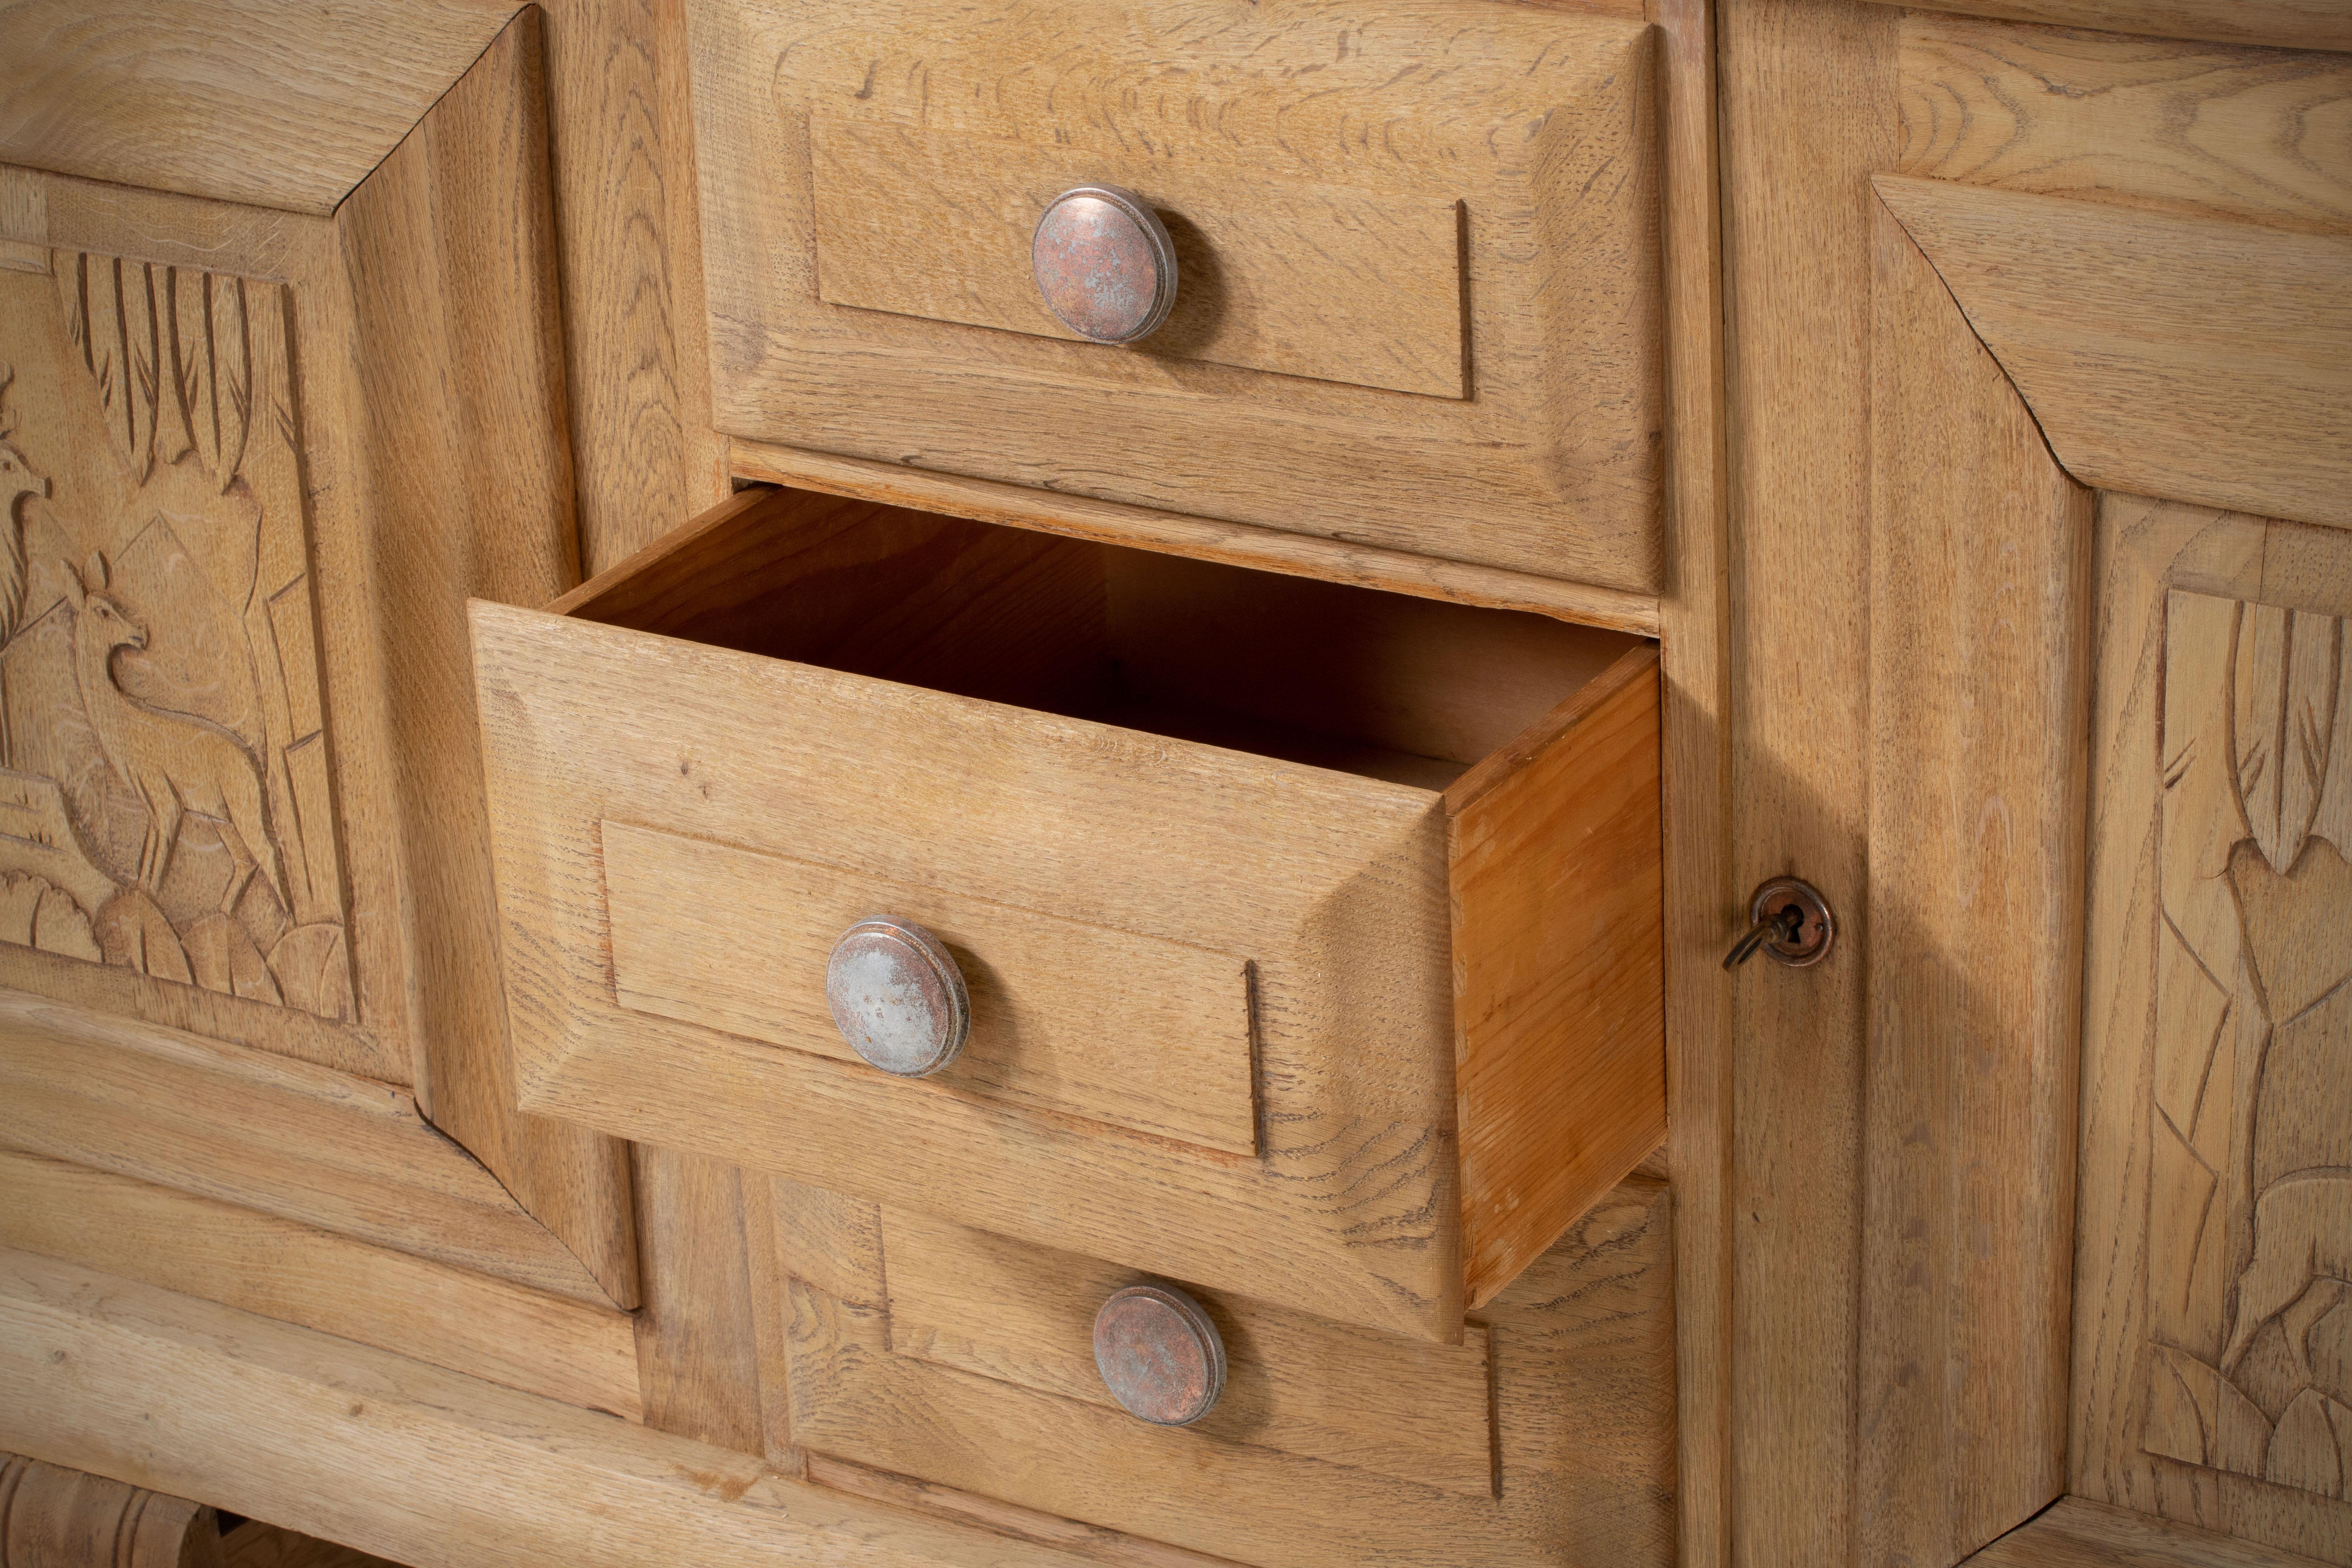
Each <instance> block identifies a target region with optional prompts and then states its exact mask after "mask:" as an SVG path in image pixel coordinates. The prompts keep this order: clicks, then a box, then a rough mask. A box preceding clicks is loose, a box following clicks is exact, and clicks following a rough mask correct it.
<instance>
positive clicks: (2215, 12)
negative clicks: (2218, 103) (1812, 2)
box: [1881, 0, 2352, 49]
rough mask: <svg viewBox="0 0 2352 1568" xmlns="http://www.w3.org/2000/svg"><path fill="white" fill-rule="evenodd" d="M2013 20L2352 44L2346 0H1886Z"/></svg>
mask: <svg viewBox="0 0 2352 1568" xmlns="http://www.w3.org/2000/svg"><path fill="white" fill-rule="evenodd" d="M1881 3H1882V4H1885V5H1906V6H1909V7H1913V8H1921V9H1926V10H1930V11H1958V12H1960V13H1962V14H1964V15H1967V16H1997V17H2000V18H2001V19H2002V20H2004V21H2011V22H2048V23H2052V24H2054V25H2056V26H2063V27H2094V28H2097V29H2100V30H2102V31H2105V32H2116V33H2137V34H2140V35H2142V36H2145V37H2158V38H2203V39H2208V40H2210V41H2211V42H2213V43H2220V44H2268V45H2271V46H2273V47H2278V48H2289V49H2352V4H2347V0H1881Z"/></svg>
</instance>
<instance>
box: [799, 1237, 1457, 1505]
mask: <svg viewBox="0 0 2352 1568" xmlns="http://www.w3.org/2000/svg"><path fill="white" fill-rule="evenodd" d="M880 1224H881V1247H882V1255H883V1261H884V1268H885V1270H886V1274H887V1284H888V1289H889V1308H890V1352H891V1353H892V1354H893V1355H901V1356H909V1357H912V1358H913V1359H915V1360H917V1361H920V1362H926V1363H929V1364H931V1365H933V1366H940V1367H951V1368H954V1369H956V1370H958V1371H961V1372H965V1373H971V1374H972V1375H974V1376H976V1377H983V1378H988V1379H991V1380H992V1381H994V1382H997V1383H1003V1384H1013V1385H1015V1386H1017V1387H1021V1388H1027V1389H1033V1390H1035V1391H1036V1392H1038V1393H1042V1394H1055V1395H1057V1396H1059V1397H1060V1398H1063V1399H1074V1400H1078V1401H1081V1402H1083V1403H1085V1404H1087V1405H1094V1406H1097V1407H1099V1408H1101V1409H1104V1410H1108V1411H1112V1412H1117V1411H1118V1404H1117V1402H1116V1401H1115V1400H1113V1399H1112V1397H1111V1395H1110V1392H1109V1390H1108V1388H1106V1387H1105V1386H1104V1384H1103V1381H1102V1374H1101V1373H1099V1372H1098V1371H1097V1370H1096V1367H1095V1356H1094V1348H1093V1331H1094V1320H1095V1313H1096V1312H1097V1310H1099V1309H1100V1308H1101V1306H1102V1304H1103V1301H1104V1299H1105V1298H1107V1297H1108V1296H1109V1295H1110V1293H1111V1292H1112V1291H1114V1290H1118V1289H1124V1288H1125V1287H1127V1286H1129V1285H1132V1284H1135V1283H1137V1282H1138V1280H1139V1279H1140V1278H1141V1277H1140V1276H1139V1275H1138V1274H1137V1273H1136V1272H1135V1270H1133V1269H1131V1268H1124V1267H1122V1266H1120V1265H1118V1264H1116V1263H1100V1262H1097V1261H1095V1260H1094V1259H1092V1258H1084V1257H1081V1256H1079V1255H1077V1254H1076V1253H1068V1252H1057V1251H1055V1250H1053V1249H1051V1248H1048V1247H1030V1246H1028V1245H1026V1244H1024V1243H1020V1242H1012V1241H1006V1240H1004V1239H1003V1238H1002V1237H992V1236H990V1235H988V1234H987V1233H986V1232H984V1231H977V1230H972V1229H971V1228H969V1227H967V1226H959V1225H956V1224H954V1223H952V1222H951V1221H948V1220H942V1219H936V1218H933V1217H932V1216H930V1215H924V1214H919V1213H917V1212H916V1211H913V1210H910V1209H898V1208H890V1209H884V1210H882V1211H881V1222H880ZM1211 1315H1212V1321H1215V1320H1218V1319H1222V1320H1223V1321H1221V1322H1219V1325H1218V1331H1219V1333H1220V1334H1221V1335H1222V1336H1223V1339H1224V1342H1225V1349H1226V1353H1227V1356H1228V1358H1229V1359H1228V1364H1227V1373H1226V1379H1225V1390H1224V1394H1223V1396H1222V1397H1221V1398H1220V1399H1219V1400H1218V1401H1217V1406H1216V1408H1215V1409H1214V1410H1213V1411H1211V1412H1210V1413H1209V1415H1206V1416H1204V1417H1202V1420H1201V1421H1200V1422H1199V1423H1197V1424H1196V1429H1197V1430H1199V1431H1201V1432H1202V1433H1203V1434H1206V1435H1210V1436H1218V1435H1222V1436H1227V1437H1230V1438H1233V1439H1234V1440H1236V1441H1241V1442H1246V1443H1249V1444H1251V1445H1252V1446H1254V1447H1265V1448H1272V1449H1275V1450H1276V1451H1278V1452H1281V1453H1285V1454H1294V1455H1297V1456H1299V1457H1301V1458H1310V1459H1319V1460H1322V1461H1324V1462H1326V1463H1329V1464H1338V1465H1346V1466H1349V1467H1351V1468H1359V1469H1364V1470H1369V1471H1372V1472H1375V1473H1377V1474H1381V1475H1386V1476H1390V1477H1392V1478H1394V1479H1398V1480H1401V1481H1405V1482H1408V1483H1412V1484H1414V1485H1417V1486H1423V1487H1433V1488H1436V1489H1439V1490H1442V1491H1447V1492H1452V1493H1454V1494H1456V1495H1458V1496H1462V1497H1474V1498H1488V1497H1492V1496H1493V1495H1494V1489H1495V1455H1494V1443H1493V1436H1492V1434H1491V1431H1490V1429H1489V1428H1490V1423H1489V1420H1488V1408H1487V1405H1488V1399H1487V1395H1488V1386H1489V1380H1490V1377H1491V1373H1492V1368H1491V1366H1490V1364H1489V1350H1488V1345H1487V1336H1486V1333H1485V1331H1483V1330H1477V1331H1472V1332H1469V1333H1466V1334H1465V1335H1464V1336H1463V1342H1462V1343H1460V1344H1458V1345H1433V1344H1428V1343H1425V1342H1421V1341H1417V1340H1409V1339H1405V1338H1402V1337H1401V1336H1399V1335H1395V1334H1383V1333H1377V1332H1373V1331H1369V1330H1364V1329H1357V1328H1350V1327H1349V1326H1347V1325H1346V1324H1342V1323H1335V1322H1331V1321H1328V1320H1327V1319H1321V1318H1315V1317H1310V1316H1308V1315H1307V1314H1306V1313H1303V1312H1292V1311H1286V1310H1282V1309H1280V1308H1276V1307H1264V1306H1259V1305H1256V1304H1255V1303H1252V1302H1248V1301H1244V1300H1238V1299H1234V1300H1226V1301H1223V1302H1220V1303H1218V1304H1216V1305H1215V1306H1214V1307H1213V1309H1212V1311H1211ZM807 1429H808V1433H809V1440H810V1441H812V1442H820V1443H821V1442H822V1441H823V1435H824V1433H825V1432H826V1431H828V1430H829V1429H831V1423H830V1422H829V1421H828V1419H827V1413H826V1412H824V1410H821V1409H820V1410H817V1411H814V1412H813V1413H812V1418H811V1419H810V1420H809V1421H808V1423H807Z"/></svg>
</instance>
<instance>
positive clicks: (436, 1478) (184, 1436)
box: [0, 1252, 1087, 1568]
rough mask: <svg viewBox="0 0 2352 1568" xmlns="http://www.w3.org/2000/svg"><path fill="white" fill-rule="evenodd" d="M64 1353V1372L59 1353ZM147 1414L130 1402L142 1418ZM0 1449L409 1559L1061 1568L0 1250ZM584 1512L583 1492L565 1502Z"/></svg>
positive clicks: (643, 1434)
mask: <svg viewBox="0 0 2352 1568" xmlns="http://www.w3.org/2000/svg"><path fill="white" fill-rule="evenodd" d="M67 1368H71V1369H72V1370H71V1371H70V1372H68V1371H67V1370H65V1369H67ZM159 1412H160V1413H163V1414H164V1415H167V1416H168V1419H164V1420H156V1419H152V1417H153V1416H154V1415H157V1414H158V1413H159ZM0 1445H5V1446H6V1447H10V1448H12V1449H14V1450H16V1451H17V1452H20V1453H28V1454H32V1455H35V1456H38V1457H40V1458H43V1459H44V1460H46V1461H47V1462H49V1463H53V1464H62V1465H68V1466H72V1467H74V1468H80V1469H85V1470H90V1471H93V1472H98V1473H107V1474H112V1475H114V1476H116V1477H118V1478H120V1479H130V1480H132V1481H133V1482H134V1484H139V1485H144V1486H147V1487H149V1488H152V1489H158V1490H163V1491H169V1492H172V1493H175V1494H178V1495H188V1494H194V1495H196V1496H200V1497H205V1498H210V1499H213V1500H215V1506H218V1507H220V1508H225V1509H232V1510H236V1512H238V1513H241V1514H244V1515H246V1516H247V1517H258V1518H264V1519H268V1520H272V1521H279V1522H282V1523H283V1524H284V1525H286V1526H287V1527H289V1528H291V1529H295V1530H299V1531H303V1532H304V1533H306V1534H310V1535H313V1536H318V1537H321V1538H324V1539H327V1540H331V1541H339V1542H348V1543H350V1544H352V1545H353V1546H355V1547H358V1548H360V1549H362V1550H364V1551H368V1552H378V1553H382V1554H383V1555H386V1556H389V1557H392V1558H394V1559H396V1560H397V1561H399V1562H402V1563H409V1564H412V1565H413V1568H542V1565H544V1564H549V1563H570V1564H575V1565H577V1568H641V1565H642V1564H644V1563H661V1562H674V1561H690V1562H695V1563H709V1564H713V1565H715V1568H739V1565H740V1568H752V1565H754V1564H769V1563H776V1562H778V1561H780V1560H781V1561H784V1562H796V1563H811V1564H813V1565H816V1568H1076V1565H1078V1564H1081V1563H1085V1562H1087V1559H1085V1558H1081V1557H1076V1556H1074V1555H1071V1554H1068V1553H1066V1552H1059V1551H1056V1550H1055V1549H1053V1548H1050V1547H1045V1546H1040V1545H1039V1544H1037V1543H1036V1542H1025V1541H1013V1540H1008V1539H1006V1538H1003V1537H1001V1536H996V1535H993V1534H991V1533H989V1532H987V1531H982V1530H978V1529H971V1528H961V1529H960V1528H954V1527H950V1526H947V1525H943V1524H941V1523H939V1522H937V1521H932V1520H927V1519H922V1518H919V1517H917V1516H914V1515H910V1514H908V1513H906V1512H903V1511H901V1510H898V1509H895V1508H889V1507H886V1506H881V1505H877V1504H874V1503H870V1502H865V1501H862V1500H857V1499H855V1498H851V1497H847V1496H845V1495H844V1494H842V1493H840V1492H835V1491H828V1490H826V1489H822V1488H817V1487H812V1486H808V1485H805V1484H803V1483H802V1482H798V1481H795V1480H792V1479H787V1478H785V1477H783V1476H780V1475H778V1474H776V1473H774V1472H773V1471H771V1470H769V1469H767V1468H765V1467H764V1466H763V1465H762V1464H761V1462H760V1461H759V1460H758V1459H756V1458H751V1457H750V1456H748V1455H743V1454H736V1453H730V1451H728V1450H727V1449H724V1448H719V1447H711V1446H709V1445H708V1444H703V1443H697V1442H694V1441H692V1440H691V1439H688V1438H684V1437H677V1436H670V1435H668V1434H667V1433H663V1432H660V1431H657V1430H654V1429H651V1428H649V1427H646V1426H633V1425H631V1424H629V1423H626V1422H621V1421H615V1420H614V1419H613V1418H612V1417H610V1416H608V1415H596V1414H593V1412H589V1411H585V1410H581V1409H577V1408H575V1407H573V1406H572V1405H562V1404H559V1403H557V1402H556V1401H554V1400H551V1399H545V1398H541V1397H540V1396H538V1395H536V1394H525V1393H522V1392H520V1391H519V1390H515V1389H509V1388H501V1387H499V1385H497V1384H491V1383H485V1382H482V1381H480V1380H478V1379H476V1378H470V1377H467V1376H465V1375H463V1374H461V1373H453V1372H446V1371H443V1370H441V1369H440V1368H437V1367H430V1366H426V1365H425V1364H423V1363H418V1362H413V1361H408V1360H405V1359H404V1358H402V1357H400V1356H396V1355H393V1354H390V1353H388V1352H383V1351H379V1350H374V1349H372V1348H370V1347H367V1346H363V1345H356V1344H352V1343H350V1342H347V1341H342V1340H337V1339H333V1338H331V1337H330V1336H328V1335H325V1334H320V1333H317V1332H314V1331H310V1330H307V1329H300V1328H296V1327H294V1326H292V1325H290V1324H283V1323H274V1322H271V1321H268V1319H264V1318H258V1317H255V1316H253V1315H252V1314H250V1313H246V1312H240V1311H237V1310H234V1309H231V1308H227V1307H222V1306H218V1305H215V1304H214V1303H212V1302H208V1301H199V1300H194V1298H192V1297H186V1296H176V1295H173V1294H171V1293H170V1292H167V1291H163V1290H158V1289H153V1288H152V1287H150V1286H145V1285H139V1284H134V1283H131V1282H130V1281H127V1280H122V1279H115V1278H113V1277H111V1276H109V1275H104V1274H98V1273H93V1272H91V1271H90V1270H88V1269H84V1268H76V1267H74V1266H72V1265H70V1264H65V1263H59V1262H56V1261H54V1260H51V1259H48V1258H36V1257H33V1256H31V1255H29V1254H26V1253H20V1252H11V1253H8V1254H6V1255H5V1258H0ZM591 1498H593V1499H595V1500H597V1506H595V1507H593V1508H592V1507H583V1506H582V1505H581V1500H583V1499H591Z"/></svg>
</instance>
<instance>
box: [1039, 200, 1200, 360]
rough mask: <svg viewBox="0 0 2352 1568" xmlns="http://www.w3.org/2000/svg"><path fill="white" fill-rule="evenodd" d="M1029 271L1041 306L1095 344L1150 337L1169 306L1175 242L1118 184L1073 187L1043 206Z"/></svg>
mask: <svg viewBox="0 0 2352 1568" xmlns="http://www.w3.org/2000/svg"><path fill="white" fill-rule="evenodd" d="M1029 268H1030V270H1031V271H1032V272H1034V274H1035V275H1036V279H1037V291H1038V292H1039V293H1040V294H1043V295H1044V296H1045V308H1046V309H1047V310H1051V311H1053V312H1054V315H1055V318H1056V319H1057V320H1059V321H1061V323H1062V325H1064V326H1066V327H1067V328H1069V329H1070V331H1074V332H1076V333H1077V334H1078V336H1080V337H1082V338H1087V339H1090V340H1091V341H1093V342H1098V343H1131V342H1135V341H1136V340H1137V339H1138V338H1148V337H1150V335H1151V334H1152V333H1153V332H1156V331H1159V330H1160V322H1162V321H1166V320H1167V319H1168V312H1169V310H1170V309H1171V307H1173V306H1174V305H1175V303H1176V245H1175V242H1174V241H1173V240H1171V239H1170V238H1169V237H1168V226H1167V225H1165V224H1163V223H1161V222H1160V215H1159V214H1158V213H1155V212H1153V211H1152V210H1151V206H1150V204H1149V203H1148V202H1146V201H1145V200H1144V199H1143V198H1142V197H1141V196H1139V195H1136V194H1135V193H1134V192H1133V191H1130V190H1129V189H1128V188H1127V187H1125V186H1124V185H1078V186H1076V187H1075V188H1073V189H1070V190H1066V191H1064V192H1063V193H1062V194H1061V195H1058V196H1055V198H1054V199H1053V200H1052V201H1051V202H1049V203H1047V204H1046V205H1045V216H1042V217H1040V218H1039V219H1038V220H1037V230H1036V233H1035V234H1034V235H1032V236H1031V237H1030V240H1029Z"/></svg>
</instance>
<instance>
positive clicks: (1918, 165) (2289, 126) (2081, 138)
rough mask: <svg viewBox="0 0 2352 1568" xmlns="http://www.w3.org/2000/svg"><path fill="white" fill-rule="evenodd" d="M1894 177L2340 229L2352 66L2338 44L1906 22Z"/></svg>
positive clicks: (1913, 16) (2348, 170)
mask: <svg viewBox="0 0 2352 1568" xmlns="http://www.w3.org/2000/svg"><path fill="white" fill-rule="evenodd" d="M1902 51H1903V54H1902V71H1903V152H1902V159H1901V162H1900V163H1899V164H1898V165H1897V166H1896V170H1895V172H1897V173H1900V174H1915V175H1919V176H1922V177H1925V178H1932V179H1943V180H1958V181H1960V182H1962V183H1965V184H1978V185H1995V186H1999V187H2000V188H2001V189H2003V190H2013V191H2032V192H2038V193H2040V194H2041V195H2063V196H2073V197H2075V198H2077V199H2080V200H2085V201H2104V202H2113V203H2118V204H2123V205H2133V206H2140V207H2145V208H2150V209H2154V210H2160V211H2173V212H2199V213H2209V214H2218V215H2226V216H2236V217H2244V218H2251V219H2252V220H2254V221H2255V222H2258V223H2264V224H2269V225H2273V226H2280V227H2287V228H2305V229H2310V230H2314V231H2324V232H2335V233H2341V232H2343V231H2344V230H2345V229H2346V228H2347V226H2352V161H2347V159H2346V158H2345V156H2344V155H2343V153H2341V152H2340V151H2338V149H2339V148H2340V147H2341V144H2342V141H2343V135H2344V130H2343V128H2344V127H2345V126H2346V125H2347V123H2352V60H2347V59H2346V58H2344V57H2343V56H2341V55H2338V54H2319V53H2311V52H2306V51H2300V50H2282V49H2267V48H2252V47H2233V46H2229V45H2217V44H2203V43H2192V42H2158V41H2156V40H2152V39H2148V38H2142V37H2126V36H2124V35H2122V34H2115V33H2084V32H2062V31H2058V30H2055V29H2052V28H2046V27H2020V26H2011V25H2008V24H2004V23H2000V22H1988V21H1982V20H1979V19H1976V18H1973V17H1965V16H1946V15H1943V14H1941V13H1938V12H1933V11H1915V12H1910V13H1906V16H1904V19H1903V42H1902Z"/></svg>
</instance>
